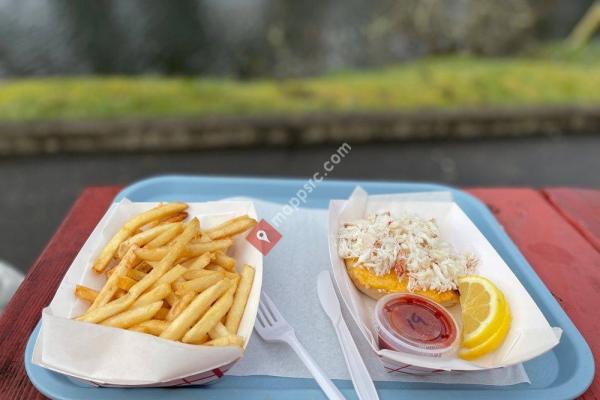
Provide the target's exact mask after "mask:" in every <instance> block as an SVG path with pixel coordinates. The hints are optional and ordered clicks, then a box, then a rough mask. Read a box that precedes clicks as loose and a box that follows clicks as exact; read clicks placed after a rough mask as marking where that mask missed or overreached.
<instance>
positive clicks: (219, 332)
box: [208, 322, 231, 339]
mask: <svg viewBox="0 0 600 400" xmlns="http://www.w3.org/2000/svg"><path fill="white" fill-rule="evenodd" d="M229 335H231V332H229V331H228V330H227V328H225V325H223V323H222V322H218V323H217V324H216V325H215V326H213V328H212V329H211V330H210V331H208V336H210V338H211V339H217V338H220V337H223V336H229Z"/></svg>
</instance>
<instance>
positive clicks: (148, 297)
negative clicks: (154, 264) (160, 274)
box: [131, 283, 171, 308]
mask: <svg viewBox="0 0 600 400" xmlns="http://www.w3.org/2000/svg"><path fill="white" fill-rule="evenodd" d="M169 293H171V285H169V284H168V283H163V284H160V285H158V286H156V287H155V288H154V289H151V290H149V291H147V292H146V293H144V294H143V295H141V296H140V297H138V299H137V300H136V301H134V302H133V304H132V305H131V306H132V307H134V308H135V307H141V306H145V305H148V304H151V303H154V302H157V301H159V300H162V299H164V298H165V297H167V296H168V295H169Z"/></svg>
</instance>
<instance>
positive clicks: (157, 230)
mask: <svg viewBox="0 0 600 400" xmlns="http://www.w3.org/2000/svg"><path fill="white" fill-rule="evenodd" d="M174 225H175V224H164V225H158V226H155V227H154V228H152V229H148V230H146V231H142V232H140V233H137V234H135V235H133V236H131V237H130V238H129V239H127V240H125V241H123V243H121V244H120V245H119V249H118V250H117V256H118V257H119V258H123V256H124V255H125V253H127V250H129V248H130V247H131V246H133V245H134V244H135V245H136V246H138V247H142V246H144V245H145V244H146V243H148V242H150V241H151V240H152V239H154V238H155V237H157V236H158V235H160V234H161V233H163V232H164V231H166V230H168V229H169V228H171V227H172V226H174Z"/></svg>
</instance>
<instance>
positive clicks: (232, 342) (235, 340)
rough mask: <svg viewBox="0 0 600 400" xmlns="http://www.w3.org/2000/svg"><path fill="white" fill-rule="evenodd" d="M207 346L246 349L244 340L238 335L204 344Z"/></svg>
mask: <svg viewBox="0 0 600 400" xmlns="http://www.w3.org/2000/svg"><path fill="white" fill-rule="evenodd" d="M204 345H206V346H238V347H241V348H243V347H244V338H243V337H241V336H238V335H229V336H223V337H220V338H217V339H213V340H211V341H210V342H206V343H204Z"/></svg>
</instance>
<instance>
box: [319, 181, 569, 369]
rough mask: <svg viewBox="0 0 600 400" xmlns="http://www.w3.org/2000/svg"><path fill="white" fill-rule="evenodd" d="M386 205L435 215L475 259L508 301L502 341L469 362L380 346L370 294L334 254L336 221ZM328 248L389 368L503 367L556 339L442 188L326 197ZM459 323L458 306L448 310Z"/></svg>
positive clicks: (446, 234)
mask: <svg viewBox="0 0 600 400" xmlns="http://www.w3.org/2000/svg"><path fill="white" fill-rule="evenodd" d="M380 211H390V212H391V213H392V216H394V215H398V214H400V213H401V212H408V213H414V214H417V215H419V216H421V217H423V218H428V219H429V218H435V221H436V223H437V224H438V226H439V228H440V233H441V235H442V238H443V239H444V240H446V241H448V242H450V244H451V245H452V246H453V247H454V249H455V250H456V251H458V252H465V251H469V252H472V253H474V254H475V255H476V256H477V257H478V259H479V265H478V267H477V272H476V273H477V274H479V275H483V276H485V277H487V278H489V279H490V280H492V281H493V282H494V283H495V284H496V286H498V288H499V289H500V290H502V291H503V292H504V294H505V297H506V299H507V301H508V302H509V304H510V308H511V313H512V317H513V320H512V325H511V329H510V331H509V334H508V336H507V337H506V339H505V341H504V343H503V344H502V346H501V347H500V348H499V349H497V350H496V351H494V352H492V353H490V354H488V355H485V356H483V357H481V358H479V359H477V360H475V361H472V362H469V361H465V360H462V359H460V358H458V357H456V356H452V357H448V358H432V357H427V356H421V355H412V354H408V353H401V352H396V351H392V350H385V349H384V350H380V349H379V347H378V344H377V342H378V340H377V332H376V330H375V328H374V322H373V309H374V307H375V303H376V302H375V300H373V299H371V298H369V297H367V296H366V295H364V294H363V293H362V292H360V291H359V290H358V289H357V288H356V287H355V286H354V284H353V283H352V281H351V279H350V277H349V276H348V274H347V273H346V267H345V265H344V261H343V260H342V259H341V258H340V257H339V256H338V253H337V243H336V236H337V230H338V227H339V226H340V224H342V223H344V222H347V221H350V220H354V219H358V218H363V217H365V216H366V215H367V214H372V213H375V212H380ZM329 253H330V259H331V266H332V269H333V275H334V278H335V281H336V284H337V286H338V289H339V291H340V294H341V296H342V299H343V300H344V302H345V304H346V306H347V308H348V310H349V311H350V314H351V315H352V318H353V319H354V321H355V322H356V324H357V325H358V327H359V329H360V331H361V332H362V334H363V335H364V337H365V339H366V340H367V342H368V343H369V345H370V346H371V348H372V349H373V351H374V352H375V353H376V354H377V355H378V356H379V358H380V359H381V361H382V362H383V364H384V366H385V368H386V369H388V370H389V371H390V372H395V371H398V372H402V373H410V374H431V373H433V372H436V373H437V372H445V371H475V370H485V369H492V368H500V367H507V366H510V365H514V364H518V363H522V362H525V361H527V360H530V359H532V358H534V357H537V356H539V355H541V354H542V353H545V352H546V351H548V350H550V349H552V348H553V347H554V346H556V345H557V344H558V342H559V339H560V335H561V332H562V331H561V330H560V328H552V327H550V325H549V324H548V321H547V320H546V318H545V317H544V315H543V314H542V312H541V311H540V309H539V308H538V307H537V305H536V304H535V302H534V301H533V299H532V298H531V296H530V295H529V293H527V290H526V289H525V288H524V287H523V285H521V283H520V282H519V280H518V279H517V277H516V276H515V275H514V274H513V272H512V271H511V270H510V268H509V267H508V265H506V263H505V262H504V260H503V259H502V258H501V257H500V255H498V253H497V252H496V250H495V249H494V248H493V247H492V245H491V244H490V243H489V242H488V241H487V239H486V238H485V237H484V236H483V234H482V233H481V232H480V231H479V230H478V229H477V227H476V226H475V225H474V224H473V222H472V221H471V220H470V219H469V217H468V216H467V215H466V214H465V213H464V212H463V210H462V209H461V208H460V207H459V206H458V205H457V204H456V203H455V202H453V201H452V196H451V194H450V193H447V192H440V193H408V194H395V195H394V194H393V195H376V196H368V195H367V193H366V192H365V191H364V190H362V189H361V188H356V189H355V191H354V193H353V194H352V196H351V197H350V199H349V200H332V201H331V202H330V205H329ZM449 311H450V312H451V313H452V314H453V316H454V317H455V319H456V320H457V322H459V325H460V306H458V305H457V306H454V307H452V308H451V309H450V310H449Z"/></svg>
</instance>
